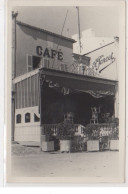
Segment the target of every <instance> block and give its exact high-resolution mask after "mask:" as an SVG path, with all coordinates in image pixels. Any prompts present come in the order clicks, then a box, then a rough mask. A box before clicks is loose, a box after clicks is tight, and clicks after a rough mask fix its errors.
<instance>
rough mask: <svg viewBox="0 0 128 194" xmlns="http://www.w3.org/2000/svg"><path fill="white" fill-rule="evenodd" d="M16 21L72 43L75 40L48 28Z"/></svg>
mask: <svg viewBox="0 0 128 194" xmlns="http://www.w3.org/2000/svg"><path fill="white" fill-rule="evenodd" d="M16 23H17V24H19V25H22V26H25V27H28V28H32V29H34V30H38V31H40V32H44V33H46V34H50V35H52V36H56V37H59V38H62V39H65V40H67V41H70V42H72V43H75V42H76V41H75V40H74V39H72V38H68V37H65V36H61V35H59V34H56V33H54V32H50V31H48V30H44V29H41V28H38V27H35V26H32V25H29V24H26V23H23V22H21V21H17V22H16Z"/></svg>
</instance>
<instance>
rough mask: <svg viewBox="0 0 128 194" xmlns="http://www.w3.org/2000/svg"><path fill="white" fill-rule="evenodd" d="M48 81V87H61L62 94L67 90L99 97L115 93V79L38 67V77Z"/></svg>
mask: <svg viewBox="0 0 128 194" xmlns="http://www.w3.org/2000/svg"><path fill="white" fill-rule="evenodd" d="M41 76H42V77H44V78H45V81H46V82H49V87H56V88H62V90H63V92H64V94H68V93H69V91H81V92H86V93H89V94H90V95H92V96H93V97H96V98H100V97H103V96H110V95H115V92H116V86H117V81H113V80H108V79H103V78H97V77H91V76H87V75H80V74H74V73H70V72H64V71H59V70H54V69H46V68H42V69H40V77H41Z"/></svg>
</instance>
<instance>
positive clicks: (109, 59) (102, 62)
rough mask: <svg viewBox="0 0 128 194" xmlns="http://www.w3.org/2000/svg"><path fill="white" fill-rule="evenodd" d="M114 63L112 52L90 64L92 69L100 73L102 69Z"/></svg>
mask: <svg viewBox="0 0 128 194" xmlns="http://www.w3.org/2000/svg"><path fill="white" fill-rule="evenodd" d="M114 61H115V58H114V57H113V52H111V53H110V55H108V56H104V55H100V56H99V57H97V58H96V59H95V61H94V62H93V63H92V69H93V70H96V71H99V73H101V72H102V71H103V70H104V69H106V68H107V67H108V66H110V65H111V64H112V63H114Z"/></svg>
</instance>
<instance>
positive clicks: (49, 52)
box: [36, 46, 63, 61]
mask: <svg viewBox="0 0 128 194" xmlns="http://www.w3.org/2000/svg"><path fill="white" fill-rule="evenodd" d="M36 53H37V54H38V55H39V56H43V57H48V58H52V59H54V58H55V57H57V59H58V60H60V61H62V60H63V53H62V52H61V51H60V50H59V51H56V50H54V49H48V48H45V49H43V48H42V46H37V47H36Z"/></svg>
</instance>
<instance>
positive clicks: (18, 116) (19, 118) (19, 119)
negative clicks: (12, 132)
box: [16, 114, 21, 123]
mask: <svg viewBox="0 0 128 194" xmlns="http://www.w3.org/2000/svg"><path fill="white" fill-rule="evenodd" d="M16 123H21V114H18V115H16Z"/></svg>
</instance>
